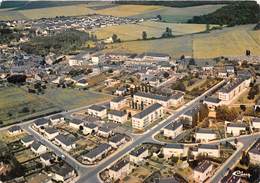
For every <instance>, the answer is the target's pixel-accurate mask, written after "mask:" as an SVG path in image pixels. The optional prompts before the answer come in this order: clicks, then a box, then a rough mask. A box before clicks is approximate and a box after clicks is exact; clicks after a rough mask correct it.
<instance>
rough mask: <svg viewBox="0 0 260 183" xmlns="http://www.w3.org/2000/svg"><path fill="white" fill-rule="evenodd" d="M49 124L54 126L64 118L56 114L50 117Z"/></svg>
mask: <svg viewBox="0 0 260 183" xmlns="http://www.w3.org/2000/svg"><path fill="white" fill-rule="evenodd" d="M50 122H51V124H52V125H56V124H58V123H61V122H64V116H63V115H62V114H56V115H54V116H52V117H50Z"/></svg>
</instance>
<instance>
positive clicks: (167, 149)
mask: <svg viewBox="0 0 260 183" xmlns="http://www.w3.org/2000/svg"><path fill="white" fill-rule="evenodd" d="M187 149H188V148H185V147H184V145H183V144H166V145H165V146H163V149H162V152H163V155H164V157H165V158H166V159H168V158H171V157H172V156H177V157H183V156H187V153H188V151H187Z"/></svg>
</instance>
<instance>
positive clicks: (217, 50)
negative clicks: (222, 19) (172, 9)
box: [106, 24, 260, 58]
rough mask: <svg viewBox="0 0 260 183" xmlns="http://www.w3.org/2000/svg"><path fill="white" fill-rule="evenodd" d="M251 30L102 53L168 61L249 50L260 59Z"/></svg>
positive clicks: (259, 34) (133, 44)
mask: <svg viewBox="0 0 260 183" xmlns="http://www.w3.org/2000/svg"><path fill="white" fill-rule="evenodd" d="M184 25H185V24H184ZM252 28H253V25H246V26H236V27H231V28H224V29H223V30H219V31H212V32H211V33H209V34H195V35H184V36H182V37H178V38H174V39H157V40H148V41H143V40H140V41H130V42H123V43H118V44H113V45H108V46H107V47H108V49H107V50H106V51H125V52H136V53H142V52H145V51H154V52H161V53H168V54H170V55H171V56H172V57H179V56H181V55H188V56H192V55H193V56H194V57H195V58H214V57H219V56H239V55H244V54H245V50H246V49H250V50H251V52H252V54H254V55H260V31H252ZM148 35H149V33H148ZM119 37H120V36H119Z"/></svg>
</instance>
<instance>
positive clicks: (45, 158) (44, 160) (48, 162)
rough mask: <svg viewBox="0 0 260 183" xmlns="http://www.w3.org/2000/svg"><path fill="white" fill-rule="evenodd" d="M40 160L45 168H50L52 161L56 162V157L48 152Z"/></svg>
mask: <svg viewBox="0 0 260 183" xmlns="http://www.w3.org/2000/svg"><path fill="white" fill-rule="evenodd" d="M40 160H41V162H42V164H43V165H44V166H50V165H51V164H52V163H51V160H54V157H53V155H52V153H51V152H46V153H44V154H41V155H40Z"/></svg>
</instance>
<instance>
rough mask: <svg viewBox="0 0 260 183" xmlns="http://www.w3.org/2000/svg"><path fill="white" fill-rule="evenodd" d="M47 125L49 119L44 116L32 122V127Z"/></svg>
mask: <svg viewBox="0 0 260 183" xmlns="http://www.w3.org/2000/svg"><path fill="white" fill-rule="evenodd" d="M48 125H49V120H48V119H45V118H40V119H36V120H35V121H34V123H33V127H35V128H37V129H39V128H41V127H46V126H48Z"/></svg>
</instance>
